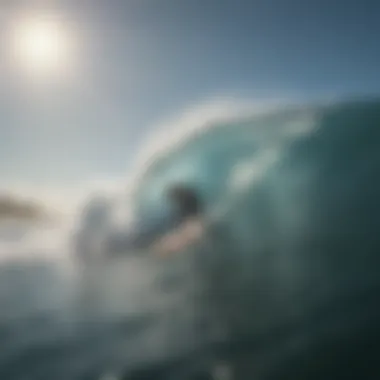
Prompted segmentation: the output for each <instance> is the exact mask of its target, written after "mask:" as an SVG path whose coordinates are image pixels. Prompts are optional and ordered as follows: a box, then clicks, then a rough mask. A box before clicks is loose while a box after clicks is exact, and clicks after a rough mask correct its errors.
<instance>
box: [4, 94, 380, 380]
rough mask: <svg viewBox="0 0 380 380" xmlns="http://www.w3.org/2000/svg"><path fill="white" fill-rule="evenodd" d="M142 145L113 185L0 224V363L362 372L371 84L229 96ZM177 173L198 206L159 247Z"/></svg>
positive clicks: (130, 372) (374, 116)
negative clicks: (243, 99)
mask: <svg viewBox="0 0 380 380" xmlns="http://www.w3.org/2000/svg"><path fill="white" fill-rule="evenodd" d="M144 157H147V159H148V160H146V161H145V160H143V161H141V160H140V161H139V162H140V166H139V169H138V170H137V172H136V176H135V180H134V181H133V191H132V194H131V195H130V198H128V200H124V199H123V198H118V199H114V198H112V197H110V196H106V195H105V196H104V197H101V196H100V197H99V196H98V197H97V198H93V199H91V200H90V201H89V202H88V203H87V204H86V205H83V208H80V210H78V213H77V214H78V215H77V217H76V218H74V219H75V220H74V221H73V220H72V219H73V218H71V219H70V220H67V221H66V222H64V223H62V224H60V225H54V226H51V225H49V224H44V225H42V224H38V223H32V222H31V223H18V222H15V221H13V222H12V223H10V222H7V221H4V222H2V224H1V225H0V251H1V262H0V379H4V380H51V379H54V380H85V379H86V380H87V379H88V380H126V379H145V380H148V379H152V380H153V379H154V380H161V379H162V380H166V379H168V380H172V379H173V380H198V379H218V380H219V379H220V380H227V379H230V380H233V379H237V380H240V379H252V380H253V379H255V380H284V379H285V380H287V379H289V380H290V379H292V380H293V379H297V380H302V379H305V380H306V379H308V380H310V379H324V380H326V379H348V378H355V379H375V378H379V377H378V375H379V372H380V371H379V369H378V368H377V367H378V365H377V364H376V363H377V360H378V357H379V354H380V352H379V348H378V347H379V344H378V341H379V339H378V338H379V337H380V334H379V333H380V329H379V327H380V326H379V323H380V322H379V321H380V319H379V317H380V304H379V302H378V297H379V290H380V276H379V271H380V270H379V264H380V256H379V253H380V234H379V227H380V220H379V215H380V199H379V195H380V101H378V100H376V99H364V100H353V101H346V102H343V101H342V102H333V103H331V104H309V105H302V106H277V107H273V108H270V109H266V110H263V111H257V110H256V111H255V112H252V114H249V113H248V114H247V113H246V112H245V113H244V114H243V113H242V114H241V115H234V116H233V117H230V118H227V117H225V118H221V119H219V120H216V121H211V122H208V123H205V124H202V125H201V126H194V128H192V129H191V128H190V129H189V130H188V131H186V133H183V135H182V136H180V137H178V139H176V140H175V141H173V143H168V144H166V146H165V148H162V147H161V148H160V149H158V148H157V149H156V150H155V151H153V152H151V153H150V154H149V155H148V156H144ZM176 184H182V185H185V186H187V187H189V188H191V189H193V190H194V191H196V192H197V194H198V195H199V197H200V198H201V199H202V202H203V204H204V210H203V214H202V218H201V219H199V220H197V221H196V223H198V224H199V225H198V227H199V228H198V230H197V231H198V232H197V234H196V235H195V236H191V238H188V237H187V236H186V238H185V237H183V235H181V236H180V237H178V236H177V237H178V238H177V240H171V242H170V244H169V245H170V251H171V252H170V255H159V254H157V252H156V250H155V248H154V247H155V246H154V244H153V245H152V243H153V242H155V241H158V240H160V239H162V238H165V237H166V236H169V235H170V234H172V235H173V234H174V235H175V234H180V233H179V232H178V230H181V226H179V228H178V226H176V227H173V223H172V221H173V220H174V219H173V218H174V217H173V210H172V208H171V204H170V203H169V202H168V199H167V196H166V195H167V191H168V189H170V188H171V187H172V186H175V185H176ZM123 202H125V204H123ZM123 208H125V209H127V210H128V220H126V219H125V220H123V218H121V219H120V218H119V219H117V218H116V216H115V215H116V214H117V211H120V210H121V209H123ZM137 241H138V242H139V244H136V242H137ZM144 242H145V243H146V244H144Z"/></svg>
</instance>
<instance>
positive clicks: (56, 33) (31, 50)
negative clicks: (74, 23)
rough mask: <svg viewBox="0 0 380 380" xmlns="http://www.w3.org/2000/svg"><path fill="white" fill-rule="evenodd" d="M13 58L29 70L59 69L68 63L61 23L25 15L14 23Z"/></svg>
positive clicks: (65, 33)
mask: <svg viewBox="0 0 380 380" xmlns="http://www.w3.org/2000/svg"><path fill="white" fill-rule="evenodd" d="M12 40H13V41H12V43H11V45H12V50H13V56H14V59H15V61H16V62H17V64H18V65H22V66H23V67H24V68H25V69H27V70H28V71H30V72H32V73H35V74H37V73H40V74H48V73H53V72H60V71H62V70H63V69H65V68H66V67H67V66H68V65H69V63H70V52H69V50H70V49H69V45H70V44H69V36H68V31H67V30H65V28H64V25H62V24H61V23H59V22H58V21H57V20H54V19H49V18H46V17H45V18H43V17H25V18H22V19H20V20H18V22H16V23H15V24H14V26H13V30H12Z"/></svg>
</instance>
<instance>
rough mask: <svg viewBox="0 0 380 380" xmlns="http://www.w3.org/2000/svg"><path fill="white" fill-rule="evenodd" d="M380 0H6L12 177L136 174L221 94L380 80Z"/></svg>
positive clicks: (1, 6) (5, 158) (2, 53)
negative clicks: (147, 145)
mask: <svg viewBox="0 0 380 380" xmlns="http://www.w3.org/2000/svg"><path fill="white" fill-rule="evenodd" d="M379 14H380V3H379V2H378V1H377V0H373V1H370V0H362V1H360V2H359V1H351V0H340V1H339V0H336V1H333V0H318V1H313V2H310V1H304V0H254V1H247V0H226V1H220V0H202V1H196V0H155V1H152V0H107V1H104V0H66V1H65V0H61V1H59V0H49V1H48V0H45V1H43V0H38V1H33V0H29V1H17V0H12V1H8V2H5V1H4V2H3V1H1V2H0V21H1V25H2V26H1V35H0V44H1V45H0V175H1V178H2V182H6V181H10V182H15V181H16V182H17V181H24V182H30V183H34V182H38V183H42V182H44V183H45V182H46V183H58V182H65V181H67V182H76V181H80V180H83V179H84V178H94V177H96V176H99V177H102V176H106V177H112V176H120V175H124V173H125V172H126V170H127V168H128V163H129V161H130V158H131V157H132V156H133V154H134V153H135V152H136V149H137V147H138V146H139V144H140V143H141V141H142V140H143V139H144V138H145V137H146V136H147V134H149V132H150V130H151V128H153V127H154V125H155V124H157V123H160V122H161V121H162V120H165V119H166V118H168V117H172V116H173V115H176V114H179V113H180V112H181V111H182V110H183V109H185V108H187V107H190V106H193V105H194V104H197V103H200V102H203V101H205V100H207V99H209V98H212V97H216V96H230V97H231V96H236V97H239V98H251V97H253V98H260V97H262V96H264V97H268V96H269V97H270V96H274V97H277V96H281V97H283V96H290V97H294V96H295V97H298V98H302V99H313V98H320V97H322V96H324V95H328V96H331V95H342V94H343V95H347V94H348V95H355V94H368V93H370V94H373V93H379V92H380V81H379V67H380V49H379V44H378V36H379V35H380V24H379V22H378V21H379V20H378V18H379Z"/></svg>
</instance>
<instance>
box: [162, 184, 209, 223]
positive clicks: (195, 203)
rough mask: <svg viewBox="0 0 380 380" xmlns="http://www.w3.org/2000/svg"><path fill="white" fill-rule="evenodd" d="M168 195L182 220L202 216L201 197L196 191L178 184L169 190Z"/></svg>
mask: <svg viewBox="0 0 380 380" xmlns="http://www.w3.org/2000/svg"><path fill="white" fill-rule="evenodd" d="M167 195H168V199H169V202H170V203H171V204H172V205H173V206H174V208H175V212H176V213H178V216H179V218H180V219H182V220H183V219H187V218H190V217H194V216H199V215H200V214H201V212H202V205H201V200H200V195H199V194H198V193H197V191H196V190H195V189H193V188H191V187H187V186H186V185H182V184H176V185H174V186H172V187H171V188H170V189H169V190H168V192H167Z"/></svg>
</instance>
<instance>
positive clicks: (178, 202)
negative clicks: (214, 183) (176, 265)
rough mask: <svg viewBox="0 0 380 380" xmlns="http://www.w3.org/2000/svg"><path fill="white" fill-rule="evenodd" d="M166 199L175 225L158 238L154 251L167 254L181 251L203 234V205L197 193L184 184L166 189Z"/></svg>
mask: <svg viewBox="0 0 380 380" xmlns="http://www.w3.org/2000/svg"><path fill="white" fill-rule="evenodd" d="M166 194H167V199H168V201H169V202H170V204H171V205H173V207H174V209H175V211H174V214H175V216H174V219H175V224H176V227H175V228H174V229H173V230H172V231H171V232H170V233H169V234H166V235H165V236H163V237H162V238H161V239H159V241H158V242H156V244H155V247H154V249H155V251H156V252H158V253H159V254H160V255H167V254H171V253H175V252H179V251H181V250H182V249H183V248H186V247H187V246H189V245H191V244H192V243H194V242H195V241H197V240H198V239H199V238H200V237H201V236H202V234H203V222H202V215H203V213H204V210H203V205H202V202H201V198H200V196H199V194H198V193H197V192H196V191H195V189H192V188H191V187H188V186H186V185H181V184H178V185H174V186H172V187H171V188H170V189H168V191H167V193H166Z"/></svg>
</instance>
